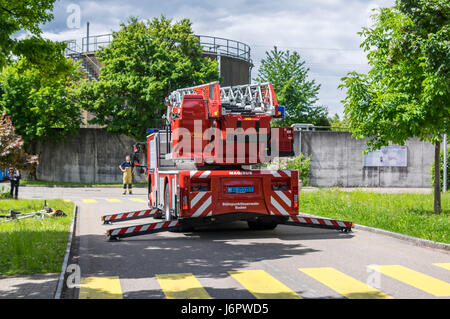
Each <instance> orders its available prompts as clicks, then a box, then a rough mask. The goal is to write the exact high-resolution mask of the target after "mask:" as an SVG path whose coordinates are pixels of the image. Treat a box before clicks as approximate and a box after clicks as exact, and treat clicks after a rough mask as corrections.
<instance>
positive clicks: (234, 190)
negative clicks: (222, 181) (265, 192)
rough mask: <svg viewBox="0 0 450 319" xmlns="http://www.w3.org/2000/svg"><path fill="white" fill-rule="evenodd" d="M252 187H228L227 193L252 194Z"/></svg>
mask: <svg viewBox="0 0 450 319" xmlns="http://www.w3.org/2000/svg"><path fill="white" fill-rule="evenodd" d="M253 191H254V190H253V186H228V187H227V193H239V194H242V193H253Z"/></svg>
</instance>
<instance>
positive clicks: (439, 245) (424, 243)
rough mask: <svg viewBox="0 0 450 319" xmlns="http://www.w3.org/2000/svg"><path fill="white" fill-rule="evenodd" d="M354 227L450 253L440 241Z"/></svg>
mask: <svg viewBox="0 0 450 319" xmlns="http://www.w3.org/2000/svg"><path fill="white" fill-rule="evenodd" d="M301 214H302V215H305V216H311V217H316V218H328V217H323V216H317V215H311V214H306V213H301ZM354 227H355V228H356V229H362V230H366V231H369V232H372V233H377V234H381V235H386V236H390V237H394V238H397V239H400V240H403V241H407V242H409V243H413V244H414V245H416V246H420V247H428V248H434V249H442V250H446V251H450V244H446V243H441V242H438V241H432V240H428V239H422V238H417V237H412V236H408V235H404V234H400V233H394V232H391V231H388V230H384V229H380V228H375V227H369V226H365V225H359V224H354Z"/></svg>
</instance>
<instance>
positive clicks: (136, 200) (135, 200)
mask: <svg viewBox="0 0 450 319" xmlns="http://www.w3.org/2000/svg"><path fill="white" fill-rule="evenodd" d="M128 199H129V200H132V201H133V202H145V200H143V199H140V198H128Z"/></svg>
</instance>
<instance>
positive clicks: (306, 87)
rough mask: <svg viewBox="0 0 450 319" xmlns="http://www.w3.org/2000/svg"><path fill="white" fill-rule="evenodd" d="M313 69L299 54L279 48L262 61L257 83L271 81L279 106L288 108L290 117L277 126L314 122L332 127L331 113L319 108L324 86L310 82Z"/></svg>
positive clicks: (275, 48)
mask: <svg viewBox="0 0 450 319" xmlns="http://www.w3.org/2000/svg"><path fill="white" fill-rule="evenodd" d="M308 72H309V68H306V67H305V62H304V61H302V60H301V57H300V54H298V53H297V52H295V51H294V52H293V53H291V52H289V50H287V51H279V50H278V48H277V47H276V46H275V47H274V49H273V50H271V51H270V52H266V57H265V58H264V59H262V60H261V66H260V67H259V69H258V77H257V78H256V79H255V80H256V81H257V82H261V83H263V82H271V83H272V84H273V88H274V91H275V94H276V97H277V100H278V104H279V105H283V106H285V107H286V117H285V118H284V119H283V120H280V121H277V125H291V124H293V123H310V124H314V125H318V126H320V125H322V126H328V125H329V122H328V118H327V116H328V111H327V109H326V108H325V107H323V106H317V105H315V103H316V102H317V100H318V97H317V94H318V93H319V89H320V84H316V82H315V80H311V81H309V80H308V79H307V77H308Z"/></svg>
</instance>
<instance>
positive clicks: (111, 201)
mask: <svg viewBox="0 0 450 319" xmlns="http://www.w3.org/2000/svg"><path fill="white" fill-rule="evenodd" d="M106 200H107V201H108V202H110V203H120V202H121V200H120V199H117V198H106Z"/></svg>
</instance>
